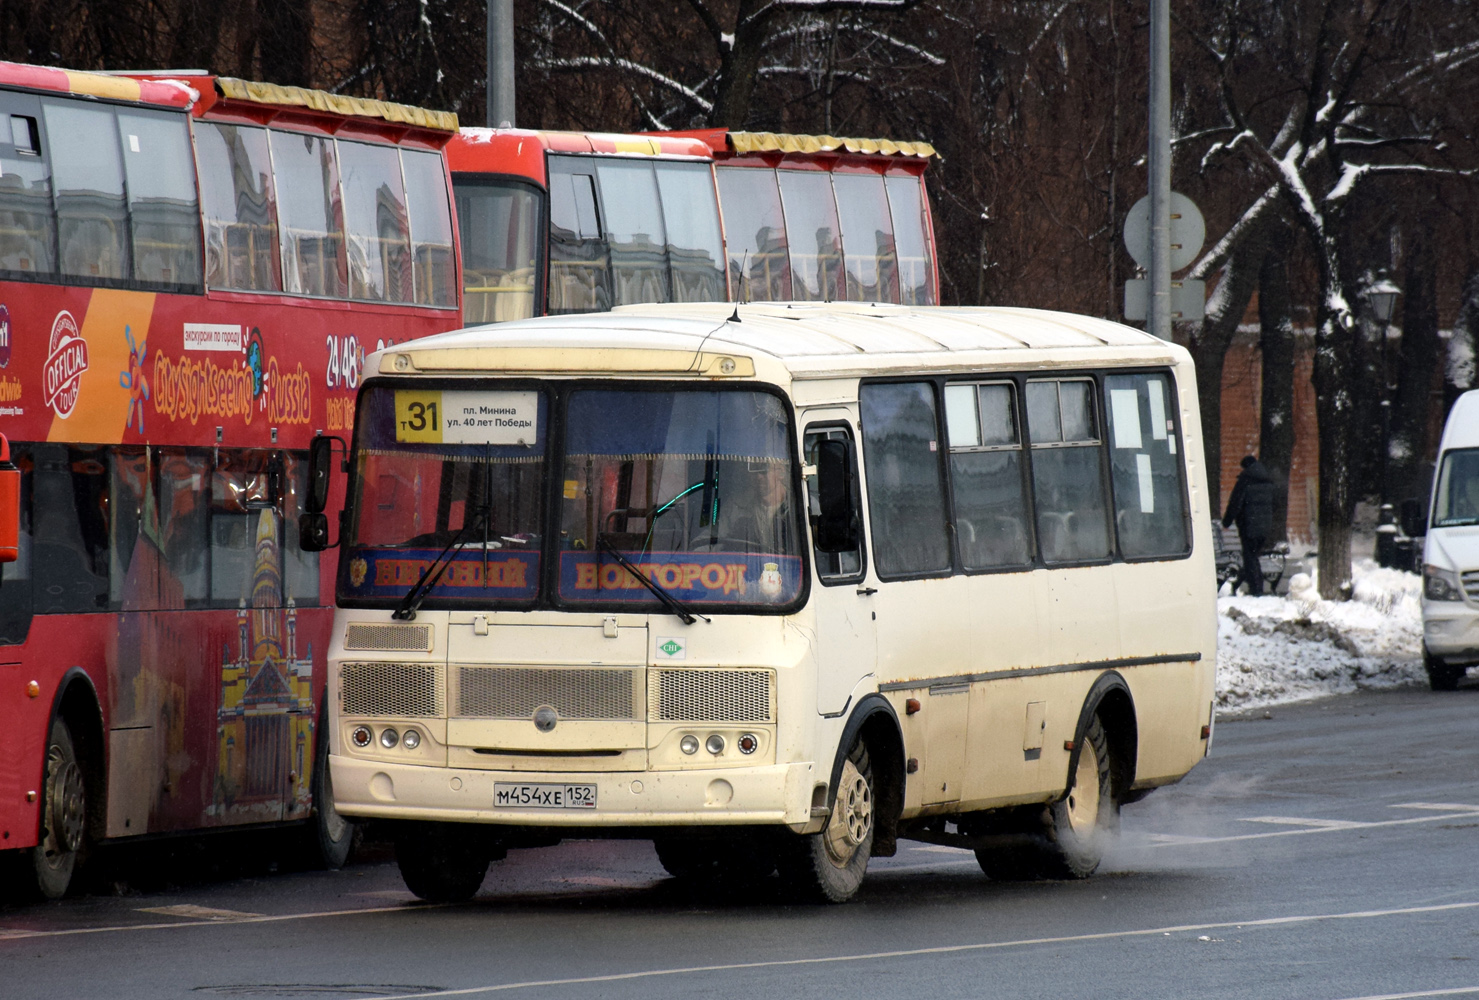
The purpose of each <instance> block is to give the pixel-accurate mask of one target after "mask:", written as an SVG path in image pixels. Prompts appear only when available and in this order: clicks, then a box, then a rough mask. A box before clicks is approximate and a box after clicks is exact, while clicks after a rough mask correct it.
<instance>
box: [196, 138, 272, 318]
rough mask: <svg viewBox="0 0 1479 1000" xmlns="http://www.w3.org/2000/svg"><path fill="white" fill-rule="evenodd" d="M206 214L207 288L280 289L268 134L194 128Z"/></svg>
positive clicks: (268, 290)
mask: <svg viewBox="0 0 1479 1000" xmlns="http://www.w3.org/2000/svg"><path fill="white" fill-rule="evenodd" d="M195 150H196V155H197V156H199V157H200V196H201V201H202V203H203V209H204V213H205V241H206V283H207V284H209V285H210V286H211V287H212V288H239V289H245V290H247V291H257V292H275V291H278V290H279V289H281V288H282V274H281V264H282V261H281V258H280V257H279V256H278V250H277V195H276V192H275V191H274V190H273V187H272V160H271V157H270V156H269V155H268V152H267V130H266V129H263V128H249V127H247V126H244V125H225V124H222V123H219V122H202V121H197V122H196V123H195Z"/></svg>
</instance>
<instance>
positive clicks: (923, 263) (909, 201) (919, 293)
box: [883, 175, 935, 306]
mask: <svg viewBox="0 0 1479 1000" xmlns="http://www.w3.org/2000/svg"><path fill="white" fill-rule="evenodd" d="M883 184H884V187H885V188H886V189H887V191H888V203H889V208H890V210H891V211H892V213H893V219H894V242H895V244H896V245H897V247H898V263H899V294H900V296H901V297H902V300H903V303H904V305H906V306H932V305H934V304H935V275H934V258H933V257H932V256H931V254H930V249H929V247H930V242H929V233H930V230H929V212H928V211H927V210H926V209H925V206H924V180H923V179H922V178H919V177H914V176H908V175H891V176H888V177H885V178H884V179H883Z"/></svg>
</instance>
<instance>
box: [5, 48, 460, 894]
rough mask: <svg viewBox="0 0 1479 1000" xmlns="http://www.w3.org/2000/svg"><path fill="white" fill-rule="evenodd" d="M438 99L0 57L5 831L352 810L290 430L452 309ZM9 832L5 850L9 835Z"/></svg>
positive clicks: (133, 828) (321, 849)
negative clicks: (8, 521)
mask: <svg viewBox="0 0 1479 1000" xmlns="http://www.w3.org/2000/svg"><path fill="white" fill-rule="evenodd" d="M456 130H457V121H456V117H455V116H454V115H450V114H446V113H440V112H431V111H426V110H423V109H419V108H411V107H406V106H402V105H394V104H386V103H382V102H377V101H360V100H351V99H346V98H342V97H336V96H333V95H329V94H324V93H319V92H316V91H307V90H300V89H296V88H282V87H274V86H270V85H264V84H256V83H247V82H244V81H240V80H233V79H227V78H220V77H213V76H204V75H187V76H180V77H176V78H162V77H143V76H139V77H120V76H102V75H90V74H85V73H73V72H67V71H63V70H56V69H47V68H41V67H35V66H23V65H17V64H10V63H0V432H3V433H4V435H5V436H6V437H8V438H9V441H10V443H11V452H12V457H13V460H14V462H15V464H16V465H17V466H18V467H19V469H20V472H21V475H20V503H19V522H20V523H19V529H20V530H19V544H18V546H17V551H16V553H15V554H16V558H15V560H14V561H12V562H9V563H6V564H5V565H4V574H3V579H0V731H3V732H4V734H5V735H4V753H3V754H0V850H4V851H7V852H11V853H10V857H9V858H8V859H5V860H10V861H14V862H20V863H21V867H22V868H23V869H24V872H25V876H24V877H25V879H26V880H27V881H29V882H34V885H35V887H36V889H37V890H39V891H40V892H41V893H42V894H44V895H47V896H59V895H61V894H63V893H64V892H65V891H66V889H67V887H68V885H69V883H70V882H71V880H72V876H73V873H74V870H75V868H76V866H77V864H78V863H79V861H80V860H82V859H83V858H85V856H86V853H87V851H88V848H89V847H90V846H91V845H95V844H97V843H99V842H101V841H104V840H112V839H118V838H129V837H137V836H142V835H145V834H155V833H161V832H172V831H181V830H195V829H201V828H210V827H241V826H244V825H248V824H264V825H265V824H281V823H287V822H294V821H302V820H305V819H307V820H310V822H309V823H308V824H307V826H306V827H305V833H306V834H307V836H308V839H309V841H310V847H311V848H312V849H314V850H316V851H317V852H318V855H319V857H320V858H321V860H323V861H325V862H328V863H331V864H332V863H334V862H336V861H342V859H343V857H344V854H345V852H346V851H347V849H348V845H349V828H348V827H347V825H346V824H344V823H343V822H342V821H340V820H338V819H337V817H336V816H335V814H334V811H333V809H332V798H331V796H330V795H327V794H325V793H326V792H327V791H328V790H327V789H326V788H325V787H324V781H325V768H324V760H325V757H324V747H323V741H322V740H321V739H320V738H319V735H320V721H319V720H320V719H321V717H322V716H321V712H322V705H321V700H320V696H321V694H322V692H323V687H324V676H323V674H324V667H323V665H324V655H325V651H326V648H327V645H328V636H329V628H330V622H331V615H332V611H331V607H330V605H332V603H333V582H332V581H333V569H332V565H331V561H328V560H322V561H321V560H320V559H319V557H318V556H317V555H316V554H313V553H308V552H304V551H301V550H300V548H299V546H298V540H297V529H296V522H297V517H298V513H299V511H300V508H301V507H302V502H301V501H302V497H303V493H304V489H305V475H306V472H305V461H304V456H305V450H306V448H307V446H308V442H309V440H310V438H311V437H312V436H313V435H315V434H316V433H326V434H335V433H341V432H347V431H348V429H349V428H350V427H351V426H352V422H353V416H354V413H353V405H354V404H353V390H354V389H355V387H356V385H357V383H358V376H359V365H360V363H361V359H362V358H363V356H364V353H365V352H366V351H367V350H374V349H375V348H377V347H379V346H383V345H385V344H387V343H392V342H399V341H403V340H407V339H410V338H414V337H419V336H423V335H426V334H430V333H435V332H439V331H443V330H449V329H453V328H455V327H457V326H460V325H461V313H460V311H459V305H460V300H459V290H460V287H461V283H460V276H459V272H458V257H457V239H456V226H455V222H454V218H453V215H452V210H451V200H450V198H449V192H448V176H447V170H446V165H445V161H444V159H443V155H442V150H443V148H444V147H445V146H446V144H447V142H448V141H449V140H450V139H451V137H452V136H453V135H454V134H455V133H456ZM22 852H23V855H22Z"/></svg>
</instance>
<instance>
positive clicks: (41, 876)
mask: <svg viewBox="0 0 1479 1000" xmlns="http://www.w3.org/2000/svg"><path fill="white" fill-rule="evenodd" d="M43 787H44V790H45V794H44V795H43V797H42V800H41V839H40V842H39V843H37V845H36V846H35V847H33V848H31V868H32V871H33V872H34V874H35V879H36V890H37V891H38V892H39V893H40V894H41V895H42V896H44V897H46V898H47V899H61V898H62V897H63V896H64V895H66V893H67V888H68V887H69V886H70V885H71V884H72V875H73V873H74V872H75V871H76V868H77V859H78V856H79V855H80V854H81V852H82V845H83V841H84V840H85V838H86V832H87V786H86V784H85V783H84V781H83V779H82V768H81V767H79V766H78V764H77V751H76V749H75V748H74V746H73V745H72V732H71V730H70V729H68V728H67V724H66V723H65V722H63V721H62V720H61V719H57V720H56V721H55V722H53V723H52V725H51V737H50V739H48V740H47V746H46V781H45V784H44V786H43Z"/></svg>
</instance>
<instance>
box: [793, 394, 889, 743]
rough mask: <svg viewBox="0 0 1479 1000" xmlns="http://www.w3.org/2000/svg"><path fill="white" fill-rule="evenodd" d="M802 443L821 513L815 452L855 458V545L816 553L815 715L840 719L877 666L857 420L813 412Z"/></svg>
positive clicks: (812, 502) (811, 497)
mask: <svg viewBox="0 0 1479 1000" xmlns="http://www.w3.org/2000/svg"><path fill="white" fill-rule="evenodd" d="M806 419H807V421H808V422H807V424H806V435H805V439H804V448H805V456H804V461H805V463H806V466H807V476H806V485H807V496H808V505H809V510H810V512H811V513H816V512H817V509H818V508H817V503H818V500H817V484H816V450H817V445H818V444H820V443H821V442H822V441H826V440H834V441H842V442H844V443H845V444H846V445H847V447H848V451H849V454H850V455H851V458H852V461H851V467H852V473H853V488H852V498H853V504H854V510H855V515H856V524H857V546H856V547H855V548H853V549H849V550H847V551H843V552H822V551H819V550H817V549H815V548H813V549H812V559H813V562H814V563H815V564H816V579H815V580H814V581H813V586H812V590H811V603H812V607H813V608H814V609H815V611H816V658H817V712H818V713H819V714H821V715H837V714H839V713H841V712H842V711H844V710H845V709H846V708H847V707H848V699H849V697H850V696H851V695H852V692H853V689H854V688H856V687H857V684H858V682H859V681H861V680H862V679H863V678H865V677H867V676H868V675H869V674H872V673H873V672H874V670H875V669H876V665H877V653H878V641H877V640H878V628H877V626H876V625H875V623H874V616H873V591H872V588H870V587H867V586H866V585H865V583H864V574H865V573H866V572H867V559H866V553H865V552H864V549H863V513H862V501H861V496H862V493H861V490H860V488H859V486H858V461H857V447H856V444H855V443H854V436H853V427H854V426H855V424H854V420H855V417H853V416H852V415H851V414H849V413H848V412H847V411H846V410H842V409H832V410H821V411H818V410H811V411H808V413H807V414H806Z"/></svg>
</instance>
